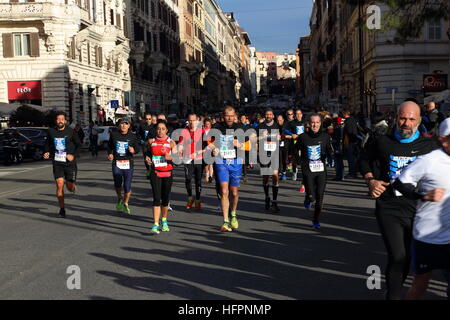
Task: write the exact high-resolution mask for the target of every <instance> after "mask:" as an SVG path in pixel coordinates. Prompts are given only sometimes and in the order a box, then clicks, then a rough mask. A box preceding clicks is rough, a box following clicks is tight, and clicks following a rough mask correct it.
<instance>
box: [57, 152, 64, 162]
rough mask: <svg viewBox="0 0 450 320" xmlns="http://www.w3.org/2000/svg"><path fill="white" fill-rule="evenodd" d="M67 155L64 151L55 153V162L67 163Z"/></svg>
mask: <svg viewBox="0 0 450 320" xmlns="http://www.w3.org/2000/svg"><path fill="white" fill-rule="evenodd" d="M66 156H67V153H66V152H63V151H57V152H55V161H58V162H66V161H67V158H66Z"/></svg>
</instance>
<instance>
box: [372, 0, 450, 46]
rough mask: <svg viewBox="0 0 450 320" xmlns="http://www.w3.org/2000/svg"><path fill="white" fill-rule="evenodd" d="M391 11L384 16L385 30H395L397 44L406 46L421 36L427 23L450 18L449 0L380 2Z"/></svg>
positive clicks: (393, 0) (380, 0)
mask: <svg viewBox="0 0 450 320" xmlns="http://www.w3.org/2000/svg"><path fill="white" fill-rule="evenodd" d="M378 2H381V3H384V4H386V5H387V6H388V8H389V10H388V11H387V12H386V13H384V16H383V20H382V21H383V22H382V23H383V29H384V30H385V31H387V30H395V31H396V36H395V37H394V42H395V43H401V44H404V43H406V42H407V41H408V39H411V38H418V37H420V36H421V32H422V29H423V26H424V24H425V22H426V21H429V20H435V19H441V18H444V19H446V20H448V19H449V18H450V13H449V1H448V0H379V1H378Z"/></svg>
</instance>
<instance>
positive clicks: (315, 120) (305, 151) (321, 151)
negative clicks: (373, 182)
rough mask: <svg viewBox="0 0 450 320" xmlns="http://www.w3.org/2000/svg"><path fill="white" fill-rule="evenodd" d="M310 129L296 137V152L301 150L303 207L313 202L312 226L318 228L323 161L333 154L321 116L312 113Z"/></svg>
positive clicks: (323, 191) (323, 174)
mask: <svg viewBox="0 0 450 320" xmlns="http://www.w3.org/2000/svg"><path fill="white" fill-rule="evenodd" d="M309 126H310V129H309V130H307V131H306V132H305V133H303V134H301V135H299V136H298V138H297V143H296V145H295V148H296V153H298V151H301V165H302V173H303V183H304V184H305V188H306V196H305V202H304V205H305V208H306V209H311V207H312V205H313V203H314V202H315V204H314V217H313V221H312V222H313V223H312V227H313V228H315V229H319V228H320V223H319V217H320V214H321V212H322V208H323V197H324V193H325V187H326V183H327V172H326V170H325V161H326V158H327V156H330V155H333V147H332V146H331V139H330V136H329V135H328V134H327V133H326V132H323V131H322V128H321V127H322V118H321V117H320V115H319V114H313V115H311V116H310V118H309Z"/></svg>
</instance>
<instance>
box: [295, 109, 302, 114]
mask: <svg viewBox="0 0 450 320" xmlns="http://www.w3.org/2000/svg"><path fill="white" fill-rule="evenodd" d="M297 111H300V112H301V113H303V111H302V109H300V108H297V109H295V112H297ZM295 112H294V113H295Z"/></svg>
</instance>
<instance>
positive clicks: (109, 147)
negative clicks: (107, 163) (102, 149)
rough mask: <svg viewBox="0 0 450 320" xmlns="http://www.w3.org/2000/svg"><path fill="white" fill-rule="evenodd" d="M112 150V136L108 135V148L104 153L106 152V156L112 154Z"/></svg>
mask: <svg viewBox="0 0 450 320" xmlns="http://www.w3.org/2000/svg"><path fill="white" fill-rule="evenodd" d="M113 150H114V142H113V136H112V133H111V134H110V135H109V141H108V147H107V150H106V151H107V152H108V154H114V152H113Z"/></svg>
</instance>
